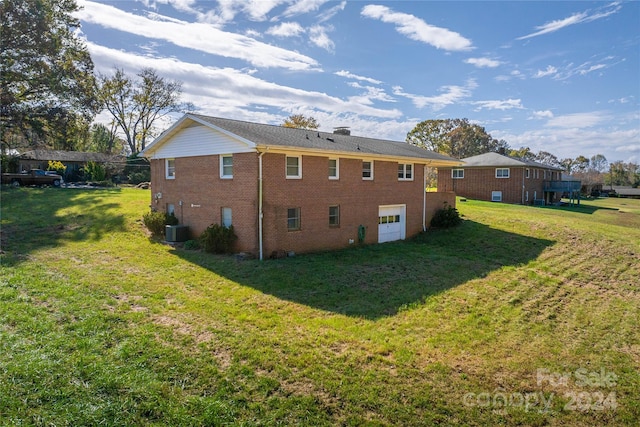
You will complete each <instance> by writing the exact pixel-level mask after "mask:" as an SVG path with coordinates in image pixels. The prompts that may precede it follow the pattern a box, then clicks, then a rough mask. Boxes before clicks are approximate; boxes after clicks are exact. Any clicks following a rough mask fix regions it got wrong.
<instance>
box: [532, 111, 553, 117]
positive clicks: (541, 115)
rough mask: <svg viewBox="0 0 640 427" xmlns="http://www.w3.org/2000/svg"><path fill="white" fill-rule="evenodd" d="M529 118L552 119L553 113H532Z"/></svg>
mask: <svg viewBox="0 0 640 427" xmlns="http://www.w3.org/2000/svg"><path fill="white" fill-rule="evenodd" d="M531 118H533V119H551V118H553V112H552V111H551V110H541V111H534V112H533V116H532V117H531Z"/></svg>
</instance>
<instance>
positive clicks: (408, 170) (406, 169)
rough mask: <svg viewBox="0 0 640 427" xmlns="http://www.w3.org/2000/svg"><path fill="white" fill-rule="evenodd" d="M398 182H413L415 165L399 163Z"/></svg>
mask: <svg viewBox="0 0 640 427" xmlns="http://www.w3.org/2000/svg"><path fill="white" fill-rule="evenodd" d="M398 181H413V164H411V163H398Z"/></svg>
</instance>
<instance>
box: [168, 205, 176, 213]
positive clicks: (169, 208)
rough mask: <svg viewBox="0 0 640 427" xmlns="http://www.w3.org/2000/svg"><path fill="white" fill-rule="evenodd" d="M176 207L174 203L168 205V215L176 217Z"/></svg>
mask: <svg viewBox="0 0 640 427" xmlns="http://www.w3.org/2000/svg"><path fill="white" fill-rule="evenodd" d="M175 214H176V206H175V205H174V204H173V203H167V215H175Z"/></svg>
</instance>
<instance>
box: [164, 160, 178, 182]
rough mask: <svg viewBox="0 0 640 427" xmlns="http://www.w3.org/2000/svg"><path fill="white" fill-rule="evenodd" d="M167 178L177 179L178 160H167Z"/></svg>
mask: <svg viewBox="0 0 640 427" xmlns="http://www.w3.org/2000/svg"><path fill="white" fill-rule="evenodd" d="M165 172H166V175H165V177H166V178H167V179H175V177H176V159H165Z"/></svg>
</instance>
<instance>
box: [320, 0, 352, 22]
mask: <svg viewBox="0 0 640 427" xmlns="http://www.w3.org/2000/svg"><path fill="white" fill-rule="evenodd" d="M346 5H347V0H342V1H341V2H340V3H339V4H337V5H336V6H333V7H332V8H330V9H327V10H326V11H324V12H322V13H321V14H320V15H318V22H319V23H322V22H326V21H328V20H330V19H331V18H333V17H334V16H336V14H338V13H339V12H342V11H343V10H344V8H345V6H346Z"/></svg>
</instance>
